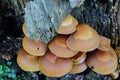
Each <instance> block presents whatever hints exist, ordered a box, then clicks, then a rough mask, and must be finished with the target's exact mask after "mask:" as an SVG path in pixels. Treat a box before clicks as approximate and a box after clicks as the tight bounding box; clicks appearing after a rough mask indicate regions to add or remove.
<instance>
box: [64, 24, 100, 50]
mask: <svg viewBox="0 0 120 80" xmlns="http://www.w3.org/2000/svg"><path fill="white" fill-rule="evenodd" d="M99 42H100V38H99V35H98V33H97V32H96V31H95V30H94V29H93V28H92V27H90V26H89V25H87V24H80V25H78V26H77V31H76V32H75V33H73V34H72V35H71V36H70V37H69V38H68V39H67V41H66V43H67V46H68V47H69V48H70V49H72V50H75V51H81V52H87V51H92V50H94V49H96V48H97V47H98V45H99Z"/></svg>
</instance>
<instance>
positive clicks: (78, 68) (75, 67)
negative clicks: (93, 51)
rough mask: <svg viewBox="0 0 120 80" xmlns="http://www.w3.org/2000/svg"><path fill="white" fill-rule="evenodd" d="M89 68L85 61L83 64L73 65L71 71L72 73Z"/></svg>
mask: <svg viewBox="0 0 120 80" xmlns="http://www.w3.org/2000/svg"><path fill="white" fill-rule="evenodd" d="M86 69H87V64H86V62H83V63H81V64H77V65H73V68H72V69H71V71H70V74H77V73H81V72H83V71H85V70H86Z"/></svg>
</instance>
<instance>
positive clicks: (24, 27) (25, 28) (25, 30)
mask: <svg viewBox="0 0 120 80" xmlns="http://www.w3.org/2000/svg"><path fill="white" fill-rule="evenodd" d="M22 30H23V33H24V35H25V36H27V37H28V33H27V27H26V24H25V23H23V26H22Z"/></svg>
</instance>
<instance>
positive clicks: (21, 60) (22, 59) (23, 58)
mask: <svg viewBox="0 0 120 80" xmlns="http://www.w3.org/2000/svg"><path fill="white" fill-rule="evenodd" d="M17 63H18V65H19V67H20V68H21V69H23V70H24V71H39V70H40V68H39V57H37V56H33V55H30V54H28V53H27V52H26V51H25V50H24V49H21V50H20V51H19V53H18V56H17Z"/></svg>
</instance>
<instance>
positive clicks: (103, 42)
mask: <svg viewBox="0 0 120 80" xmlns="http://www.w3.org/2000/svg"><path fill="white" fill-rule="evenodd" d="M110 41H111V40H110V39H108V38H106V37H103V36H100V43H99V46H98V49H100V50H103V51H108V50H109V49H110Z"/></svg>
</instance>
